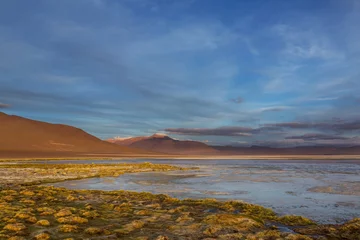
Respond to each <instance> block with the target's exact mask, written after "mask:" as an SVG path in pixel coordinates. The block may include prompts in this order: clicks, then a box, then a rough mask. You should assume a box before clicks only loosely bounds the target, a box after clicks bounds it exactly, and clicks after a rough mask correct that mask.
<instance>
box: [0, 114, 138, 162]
mask: <svg viewBox="0 0 360 240" xmlns="http://www.w3.org/2000/svg"><path fill="white" fill-rule="evenodd" d="M4 152H37V153H41V152H48V153H124V154H138V153H144V151H140V150H138V149H131V148H129V147H125V146H119V145H116V144H111V143H109V142H106V141H102V140H100V139H98V138H96V137H94V136H92V135H90V134H88V133H86V132H85V131H83V130H81V129H79V128H75V127H71V126H68V125H63V124H51V123H46V122H40V121H35V120H31V119H26V118H22V117H18V116H12V115H7V114H5V113H1V112H0V153H4ZM52 155H53V154H52Z"/></svg>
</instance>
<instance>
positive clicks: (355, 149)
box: [212, 146, 360, 155]
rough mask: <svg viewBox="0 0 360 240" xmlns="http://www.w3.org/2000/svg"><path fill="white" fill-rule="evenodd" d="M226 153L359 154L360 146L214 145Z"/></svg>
mask: <svg viewBox="0 0 360 240" xmlns="http://www.w3.org/2000/svg"><path fill="white" fill-rule="evenodd" d="M212 147H213V148H215V149H217V150H218V151H219V152H221V154H224V155H358V154H360V146H352V147H345V146H301V147H291V148H275V147H266V146H251V147H236V146H212Z"/></svg>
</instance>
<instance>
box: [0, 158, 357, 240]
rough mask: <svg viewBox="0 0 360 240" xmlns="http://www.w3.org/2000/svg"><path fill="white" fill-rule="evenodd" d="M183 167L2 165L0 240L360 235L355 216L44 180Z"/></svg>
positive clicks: (352, 237)
mask: <svg viewBox="0 0 360 240" xmlns="http://www.w3.org/2000/svg"><path fill="white" fill-rule="evenodd" d="M171 170H184V171H186V170H187V169H186V168H179V167H174V166H169V165H160V164H151V163H141V164H103V165H101V164H96V165H92V164H61V165H60V164H48V165H46V164H2V165H0V239H12V240H20V239H38V240H41V239H68V240H70V239H138V240H140V239H141V240H146V239H148V240H153V239H154V240H165V239H174V240H175V239H176V240H180V239H207V240H211V239H229V240H232V239H244V240H245V239H250V240H251V239H264V240H272V239H288V240H300V239H305V240H306V239H349V240H356V239H360V237H359V232H360V219H353V220H352V221H349V222H347V223H345V224H342V225H318V224H316V223H315V222H313V221H311V220H310V219H306V218H304V217H301V216H278V215H276V214H275V213H274V212H273V211H272V210H270V209H267V208H264V207H261V206H258V205H253V204H249V203H245V202H241V201H228V202H221V201H216V200H212V199H205V200H192V199H186V200H179V199H175V198H172V197H170V196H167V195H163V194H161V195H154V194H150V193H145V192H143V193H136V192H129V191H95V190H68V189H65V188H55V187H51V186H46V185H43V183H48V182H55V181H64V180H69V179H80V178H89V177H100V176H119V175H121V174H123V173H131V172H145V171H171Z"/></svg>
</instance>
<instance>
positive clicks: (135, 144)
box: [107, 134, 218, 155]
mask: <svg viewBox="0 0 360 240" xmlns="http://www.w3.org/2000/svg"><path fill="white" fill-rule="evenodd" d="M107 141H108V142H112V143H116V144H118V145H122V146H129V147H132V148H138V149H143V150H148V151H153V152H159V153H168V154H195V155H196V154H216V153H217V152H218V151H217V150H216V149H214V148H212V147H210V146H208V145H206V144H205V143H202V142H197V141H181V140H175V139H172V138H170V137H168V136H166V135H162V134H154V135H152V136H149V137H133V138H112V139H108V140H107Z"/></svg>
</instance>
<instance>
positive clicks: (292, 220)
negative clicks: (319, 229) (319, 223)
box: [277, 215, 316, 226]
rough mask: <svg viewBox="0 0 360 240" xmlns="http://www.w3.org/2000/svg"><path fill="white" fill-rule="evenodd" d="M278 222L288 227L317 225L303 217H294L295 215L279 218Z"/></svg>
mask: <svg viewBox="0 0 360 240" xmlns="http://www.w3.org/2000/svg"><path fill="white" fill-rule="evenodd" d="M277 221H279V222H281V223H283V224H286V225H288V226H307V225H315V224H316V223H315V222H313V221H312V220H310V219H308V218H305V217H302V216H294V215H286V216H282V217H279V218H278V219H277Z"/></svg>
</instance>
